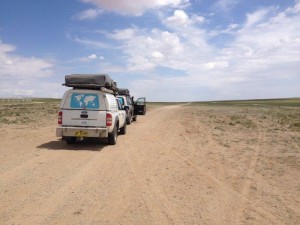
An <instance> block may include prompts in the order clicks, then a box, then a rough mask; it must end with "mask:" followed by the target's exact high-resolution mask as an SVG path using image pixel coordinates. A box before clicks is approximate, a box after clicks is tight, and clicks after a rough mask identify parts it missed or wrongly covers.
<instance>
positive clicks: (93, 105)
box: [70, 93, 99, 109]
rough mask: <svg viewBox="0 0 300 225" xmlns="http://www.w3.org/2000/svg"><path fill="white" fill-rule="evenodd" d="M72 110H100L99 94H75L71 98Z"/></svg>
mask: <svg viewBox="0 0 300 225" xmlns="http://www.w3.org/2000/svg"><path fill="white" fill-rule="evenodd" d="M70 107H71V108H80V109H98V108H99V98H98V95H97V94H82V93H73V94H72V96H71V104H70Z"/></svg>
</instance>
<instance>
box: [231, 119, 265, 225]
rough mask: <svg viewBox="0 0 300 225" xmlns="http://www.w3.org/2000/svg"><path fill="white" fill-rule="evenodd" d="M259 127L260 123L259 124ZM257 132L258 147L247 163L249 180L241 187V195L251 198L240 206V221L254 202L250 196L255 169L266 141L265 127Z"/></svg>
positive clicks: (237, 213) (238, 213)
mask: <svg viewBox="0 0 300 225" xmlns="http://www.w3.org/2000/svg"><path fill="white" fill-rule="evenodd" d="M257 127H258V124H257ZM257 133H258V135H257V143H256V147H255V149H254V152H253V153H252V155H251V156H250V161H249V163H248V165H247V168H248V170H247V173H246V179H247V180H246V181H245V182H244V183H243V184H242V188H241V195H242V196H244V197H246V198H247V199H249V201H247V202H242V203H241V205H240V207H239V210H238V211H237V212H236V216H237V218H238V219H239V221H241V220H242V219H244V212H246V211H248V210H247V209H248V208H249V207H250V204H253V203H252V202H251V201H250V200H251V196H249V195H250V189H251V186H252V185H253V182H254V181H253V179H254V176H255V169H256V165H257V162H258V159H259V155H260V154H261V146H262V144H263V143H264V141H265V133H264V131H263V129H261V128H259V127H258V128H257ZM250 202H251V203H250Z"/></svg>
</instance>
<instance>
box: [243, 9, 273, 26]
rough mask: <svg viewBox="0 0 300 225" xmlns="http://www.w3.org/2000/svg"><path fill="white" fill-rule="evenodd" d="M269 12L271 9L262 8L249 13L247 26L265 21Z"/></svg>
mask: <svg viewBox="0 0 300 225" xmlns="http://www.w3.org/2000/svg"><path fill="white" fill-rule="evenodd" d="M269 12H270V9H261V10H258V11H256V12H254V13H252V14H247V21H246V25H245V27H251V26H253V25H255V24H257V23H259V22H261V21H263V20H264V19H265V18H266V16H267V14H268V13H269Z"/></svg>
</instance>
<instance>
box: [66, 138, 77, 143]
mask: <svg viewBox="0 0 300 225" xmlns="http://www.w3.org/2000/svg"><path fill="white" fill-rule="evenodd" d="M65 140H66V142H67V144H69V145H72V144H75V143H76V137H65Z"/></svg>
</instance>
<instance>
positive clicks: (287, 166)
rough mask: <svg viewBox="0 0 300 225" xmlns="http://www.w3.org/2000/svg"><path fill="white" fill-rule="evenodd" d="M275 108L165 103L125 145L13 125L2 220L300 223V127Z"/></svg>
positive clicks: (2, 149) (2, 186) (123, 139)
mask: <svg viewBox="0 0 300 225" xmlns="http://www.w3.org/2000/svg"><path fill="white" fill-rule="evenodd" d="M265 114H266V115H268V113H267V112H265ZM265 114H257V112H256V111H251V110H250V111H249V110H248V111H247V110H246V112H241V111H239V112H237V111H234V112H232V111H230V109H226V110H225V111H224V109H223V110H221V109H211V108H207V107H206V108H205V107H203V108H201V107H192V106H189V105H172V106H164V107H156V108H153V109H152V110H151V111H150V112H149V113H148V114H147V115H146V116H144V117H143V116H139V117H138V121H137V122H135V123H133V124H131V125H130V126H128V130H127V134H126V135H124V136H122V135H120V136H119V137H118V142H117V145H115V146H109V145H106V144H105V143H103V142H102V143H101V142H95V141H92V142H90V141H89V142H85V141H84V142H80V143H77V144H76V145H67V144H66V143H65V142H63V141H61V140H59V139H58V138H56V137H55V127H56V121H50V122H47V120H46V119H47V118H45V119H44V122H43V123H42V124H39V125H37V124H33V125H30V126H23V127H22V126H13V127H12V126H3V127H2V128H1V129H2V133H3V135H2V140H1V145H0V224H3V225H6V224H7V225H11V224H15V225H17V224H22V225H23V224H30V225H32V224H41V225H46V224H72V225H73V224H84V225H85V224H91V225H92V224H93V225H98V224H113V225H115V224H136V225H140V224H143V225H146V224H180V225H182V224H300V198H299V196H300V181H299V171H300V163H299V149H300V146H299V140H300V136H299V132H298V131H297V132H294V131H291V130H285V131H284V132H273V131H272V132H271V131H270V126H271V121H272V117H268V116H266V117H265V118H264V117H263V116H265ZM241 115H243V116H241ZM234 116H236V117H238V116H241V118H238V120H237V119H235V117H234ZM260 116H261V117H260ZM249 121H250V122H249ZM29 128H30V129H29ZM274 129H275V128H274ZM276 135H278V136H276Z"/></svg>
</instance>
